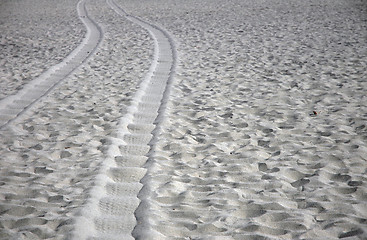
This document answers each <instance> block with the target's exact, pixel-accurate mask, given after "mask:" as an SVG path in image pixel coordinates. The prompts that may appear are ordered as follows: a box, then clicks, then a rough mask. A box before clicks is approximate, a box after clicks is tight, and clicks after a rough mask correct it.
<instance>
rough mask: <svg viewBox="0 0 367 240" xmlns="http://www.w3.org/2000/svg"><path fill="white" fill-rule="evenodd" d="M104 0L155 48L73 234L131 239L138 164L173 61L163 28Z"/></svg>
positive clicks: (158, 116)
mask: <svg viewBox="0 0 367 240" xmlns="http://www.w3.org/2000/svg"><path fill="white" fill-rule="evenodd" d="M106 2H107V3H108V5H109V6H110V7H111V8H112V9H113V10H114V11H115V12H116V13H117V14H118V15H120V16H121V17H125V18H126V19H128V20H130V21H131V22H133V23H135V24H137V25H140V26H141V27H143V28H144V29H146V30H147V31H148V32H149V33H150V35H151V36H152V38H153V39H154V44H155V50H154V51H155V52H154V59H153V62H152V65H151V67H150V69H149V72H148V74H147V76H146V77H145V79H144V80H143V81H141V82H140V85H139V89H138V91H137V92H136V94H135V96H134V98H133V101H132V103H131V106H130V107H129V108H128V112H127V114H126V115H125V116H124V117H122V118H121V119H120V122H119V127H118V133H117V137H116V138H112V139H111V145H110V147H109V149H108V151H107V156H106V159H105V160H104V161H103V163H102V165H101V168H100V171H99V174H98V175H97V177H96V181H95V186H94V187H93V189H92V190H91V192H90V196H89V199H88V201H87V202H86V204H85V206H84V207H83V208H82V209H81V211H80V214H79V216H77V218H76V225H75V231H74V235H73V237H74V239H134V238H135V237H138V238H139V236H140V235H141V233H136V232H137V231H140V228H141V226H139V225H142V223H144V225H146V220H143V219H144V217H145V216H144V212H145V209H144V206H145V205H146V203H145V200H144V198H145V197H144V194H142V193H141V189H142V188H143V184H142V183H141V182H142V179H143V177H144V176H146V173H147V171H149V169H147V168H146V167H144V165H145V164H146V162H147V160H148V159H149V157H150V155H151V153H152V152H153V151H154V142H155V141H156V135H157V134H158V132H159V128H160V122H161V121H162V117H163V113H164V111H165V105H166V103H167V100H168V95H169V90H170V85H171V82H172V78H173V73H174V68H175V64H176V54H175V48H174V44H173V40H172V38H171V37H170V36H169V35H168V33H166V32H165V30H163V29H161V28H159V27H157V26H155V25H153V24H150V23H148V22H145V21H143V20H141V19H139V18H137V17H134V16H131V15H129V14H127V13H126V12H125V11H124V10H122V9H121V8H120V7H119V6H118V5H116V4H115V3H114V1H113V0H106ZM138 196H139V197H138ZM134 229H135V231H134ZM136 229H138V230H136Z"/></svg>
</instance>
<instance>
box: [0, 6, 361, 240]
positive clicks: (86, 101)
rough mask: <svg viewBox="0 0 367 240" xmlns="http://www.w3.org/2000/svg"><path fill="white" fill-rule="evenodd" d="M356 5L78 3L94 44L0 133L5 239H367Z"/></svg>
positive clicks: (1, 232)
mask: <svg viewBox="0 0 367 240" xmlns="http://www.w3.org/2000/svg"><path fill="white" fill-rule="evenodd" d="M26 2H27V1H20V2H19V4H22V3H23V4H26ZM66 2H67V1H65V4H63V6H64V7H68V9H70V10H71V11H74V10H75V9H76V2H75V1H68V2H67V3H69V4H66ZM108 3H109V4H108ZM114 3H116V4H114ZM4 4H9V3H8V2H6V3H1V5H0V6H1V7H2V6H4ZM39 4H40V5H42V2H41V1H40V2H39ZM111 6H112V8H111ZM113 6H115V7H114V8H113ZM118 6H120V7H121V8H119V7H118ZM116 8H117V11H116ZM72 9H74V10H72ZM366 9H367V7H366V5H365V3H363V2H362V1H357V0H353V1H343V0H338V1H316V0H315V1H298V2H293V1H286V0H282V1H281V0H279V1H272V2H270V3H269V1H239V0H231V1H226V2H221V1H217V0H215V1H191V0H189V1H184V2H182V1H174V0H169V1H167V0H165V1H163V0H155V1H146V0H143V1H139V4H137V2H136V1H131V0H127V1H126V0H124V1H122V0H115V1H107V2H105V1H102V0H90V1H86V10H87V11H88V13H89V15H90V17H91V18H92V19H94V20H95V22H96V23H97V24H98V25H99V26H101V28H102V29H103V41H102V42H101V44H100V46H99V47H98V50H97V51H96V53H95V54H94V55H93V56H91V58H90V59H88V61H87V62H86V63H84V64H83V65H82V66H81V67H79V69H78V70H76V71H75V72H74V73H73V74H72V75H71V76H69V77H67V78H65V79H64V80H63V82H62V83H61V84H60V85H58V86H57V87H56V88H55V89H54V90H53V91H52V92H50V93H49V94H48V95H47V96H46V97H44V98H43V99H41V100H40V101H39V102H37V103H36V104H34V106H32V108H31V109H29V110H27V111H26V113H24V114H23V115H22V116H21V117H19V118H17V119H16V121H14V122H12V123H11V124H9V126H7V127H6V128H4V129H2V130H1V132H0V134H1V137H0V139H1V143H0V146H1V149H0V156H1V161H0V199H1V200H0V209H1V211H0V214H1V215H0V238H2V239H70V238H73V239H85V238H87V237H90V238H91V239H134V238H136V239H366V238H367V225H366V219H367V214H366V213H367V194H366V190H367V186H366V173H367V163H366V161H367V158H366V156H367V144H366V142H367V127H366V122H367V121H366V120H367V104H366V102H367V101H366V100H367V99H366V92H367V84H366V79H365V75H366V69H367V51H366V50H367V49H366V48H367V45H366V43H365V39H366V37H367V30H366V29H367V28H366V27H367V26H366V23H367V21H366V17H367V13H366ZM122 10H124V11H125V12H123V11H122ZM125 13H127V14H128V15H125ZM75 14H76V13H75ZM136 17H137V18H136ZM65 19H66V17H65ZM141 20H143V21H146V22H141ZM9 22H10V23H11V24H14V22H12V21H9ZM10 23H9V26H11V24H10ZM10 28H16V27H15V25H14V26H13V27H10ZM80 29H82V30H80V31H85V30H83V29H84V28H80ZM154 29H155V30H154ZM147 30H148V31H147ZM65 31H66V30H65ZM78 31H79V30H78V29H77V28H76V29H75V33H74V34H75V36H79V37H76V39H75V41H74V44H75V45H74V46H77V45H78V43H81V41H82V38H83V36H81V35H78V33H80V32H78ZM149 31H150V32H149ZM160 34H162V35H160ZM59 40H60V39H59ZM60 41H61V42H63V41H67V38H66V37H62V38H61V40H60ZM60 44H61V43H60ZM64 44H65V43H64ZM160 44H161V45H160ZM162 44H163V47H162ZM168 46H169V47H168ZM159 48H161V49H165V50H164V53H165V54H163V56H165V57H167V53H169V52H170V53H169V54H168V56H171V57H172V58H169V59H171V60H167V59H164V61H159V59H160V58H159V57H157V56H159V54H160V53H161V52H160V51H158V50H157V49H159ZM43 49H44V48H43ZM24 51H25V52H26V50H24ZM25 56H29V57H28V59H29V60H28V61H32V60H34V59H35V58H36V57H34V56H31V55H30V54H25ZM58 56H60V58H62V59H63V58H65V55H62V53H61V52H60V53H58V54H55V56H54V57H52V58H53V59H54V58H57V57H58ZM42 59H43V57H42ZM39 61H41V60H39ZM166 61H168V62H170V64H168V67H164V68H162V69H163V70H164V71H168V72H165V74H161V75H160V74H156V73H158V72H159V71H157V66H159V64H160V63H164V62H166ZM175 64H176V66H175V67H174V65H175ZM2 66H4V65H2ZM162 66H163V65H162ZM5 68H6V69H7V70H6V71H7V72H9V73H11V74H13V72H14V71H15V69H18V68H19V67H16V66H14V68H13V69H12V68H11V67H9V66H8V65H7V67H5ZM27 69H28V67H27ZM45 69H47V67H46V68H45ZM37 71H38V73H39V71H40V70H37V68H35V69H33V68H31V67H29V72H30V74H33V73H34V74H36V73H37ZM41 71H42V70H41ZM30 76H33V75H30ZM35 76H36V75H35ZM162 76H163V77H162ZM168 76H171V77H170V78H167V77H168ZM162 79H166V81H165V82H161V80H162ZM156 80H157V81H158V82H159V83H160V84H157V86H156V87H155V86H151V85H154V84H146V83H155V81H156ZM7 81H8V82H9V80H7ZM1 82H3V80H1ZM20 85H22V84H20ZM13 89H14V88H13ZM12 91H13V90H12ZM155 91H158V92H157V93H158V94H154V93H155ZM12 93H13V92H7V93H6V94H4V96H5V95H9V94H12Z"/></svg>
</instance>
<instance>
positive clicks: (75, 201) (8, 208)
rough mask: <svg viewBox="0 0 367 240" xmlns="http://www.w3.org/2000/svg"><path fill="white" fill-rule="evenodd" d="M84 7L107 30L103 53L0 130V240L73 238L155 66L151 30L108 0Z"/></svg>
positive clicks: (100, 50)
mask: <svg viewBox="0 0 367 240" xmlns="http://www.w3.org/2000/svg"><path fill="white" fill-rule="evenodd" d="M76 3H77V2H75V4H74V3H73V4H69V8H70V10H73V9H74V8H76ZM86 9H87V11H88V13H89V15H90V17H91V18H93V19H94V20H95V21H96V22H97V23H98V24H99V25H101V26H103V28H104V31H105V33H104V39H103V41H102V43H101V45H100V47H99V49H98V51H97V52H96V53H95V55H94V56H93V57H92V58H90V59H89V61H88V62H87V63H85V64H84V65H83V67H81V68H80V69H79V70H77V71H76V72H74V74H72V76H70V77H68V78H66V79H64V81H63V83H62V84H60V85H59V86H58V87H57V88H56V89H54V91H53V92H51V93H50V94H49V95H48V96H47V97H45V98H43V99H42V101H40V102H38V103H37V104H35V105H34V106H33V108H32V109H30V110H28V111H27V112H26V113H24V114H23V115H22V117H21V118H20V119H19V118H18V119H17V120H16V121H14V122H13V123H12V124H11V125H9V126H8V127H7V128H5V129H2V130H1V136H0V141H1V143H0V156H1V161H0V209H1V211H0V212H1V216H0V239H69V238H70V236H69V235H70V234H71V231H72V229H74V215H75V214H76V213H77V210H78V208H79V207H80V206H81V205H82V204H83V203H84V202H85V201H86V199H87V198H88V193H89V189H90V188H91V186H92V185H93V183H94V180H93V179H94V178H95V176H96V174H97V173H98V170H99V167H100V164H101V162H102V161H103V160H104V158H105V153H106V151H107V149H108V146H109V144H110V142H111V140H110V138H111V137H113V136H115V135H116V134H117V129H116V128H117V124H118V121H119V119H120V118H121V116H123V115H125V113H126V112H127V108H128V106H130V104H131V99H132V96H133V94H134V93H135V92H136V88H137V86H138V83H139V82H140V81H141V79H143V78H144V76H145V75H146V73H147V72H148V70H149V67H150V63H151V59H152V56H153V49H154V45H153V40H152V39H151V38H150V37H149V34H148V33H147V32H146V31H144V30H142V29H140V28H136V26H134V25H133V24H131V23H130V22H129V21H127V20H125V19H124V18H121V17H119V18H117V15H116V14H115V13H114V12H113V10H111V8H110V7H108V6H106V3H105V1H88V2H87V3H86ZM106 63H108V65H106Z"/></svg>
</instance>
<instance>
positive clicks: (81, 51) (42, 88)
mask: <svg viewBox="0 0 367 240" xmlns="http://www.w3.org/2000/svg"><path fill="white" fill-rule="evenodd" d="M85 2H86V1H85V0H81V1H80V2H79V3H78V5H77V10H78V16H79V18H80V20H81V21H82V22H83V23H84V25H85V26H86V28H87V34H86V36H85V38H84V39H83V42H82V43H81V44H80V45H79V46H78V47H77V48H76V49H74V50H73V51H72V52H71V53H70V54H69V55H68V56H67V57H66V58H65V59H63V61H62V62H60V63H59V64H56V65H54V66H52V67H51V68H50V69H48V70H47V71H46V72H44V73H43V74H42V75H40V76H39V77H38V78H36V79H34V80H32V81H31V82H29V83H28V84H26V85H25V86H24V88H23V89H21V90H20V91H18V92H17V93H16V94H14V95H11V96H8V97H6V98H4V99H2V100H1V101H0V128H4V127H5V126H7V125H8V124H9V123H11V122H12V121H14V120H15V119H17V118H18V117H19V116H21V115H22V114H23V113H24V112H25V111H26V110H27V109H29V108H31V107H32V105H34V104H35V103H36V102H38V101H39V100H40V99H41V98H42V97H43V96H45V95H47V94H48V93H49V92H50V91H51V90H52V89H53V88H55V87H56V86H57V85H58V84H59V83H60V82H62V81H63V80H64V79H65V78H66V77H68V76H69V75H70V74H71V73H72V72H74V71H75V70H76V69H77V68H78V67H79V66H80V65H81V64H83V63H84V62H85V61H86V60H87V59H88V58H89V57H90V56H91V55H92V54H93V53H94V52H95V51H96V49H97V48H98V45H99V44H100V43H101V41H102V38H103V33H102V29H101V28H100V26H99V25H98V24H97V23H95V22H94V21H93V19H91V18H90V17H89V16H88V14H87V11H86V9H85Z"/></svg>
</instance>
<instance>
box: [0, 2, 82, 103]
mask: <svg viewBox="0 0 367 240" xmlns="http://www.w3.org/2000/svg"><path fill="white" fill-rule="evenodd" d="M77 3H78V1H75V0H51V1H50V0H37V1H36V2H34V1H25V0H23V1H13V0H4V1H1V3H0V99H3V98H4V97H6V96H9V95H12V94H15V93H16V92H17V91H19V90H20V89H22V88H23V86H24V84H25V83H28V82H29V81H31V80H32V79H34V78H36V77H38V76H39V75H41V73H43V72H44V71H46V70H47V69H49V68H50V67H52V66H53V65H55V64H57V63H59V62H61V61H62V60H63V59H64V58H65V57H66V56H67V55H68V54H69V53H70V52H71V51H72V50H73V49H75V48H76V47H77V45H78V44H79V43H80V42H81V40H82V37H83V35H84V34H85V32H86V29H85V27H84V26H83V23H82V22H81V21H80V19H79V17H78V14H77V9H76V4H77Z"/></svg>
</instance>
